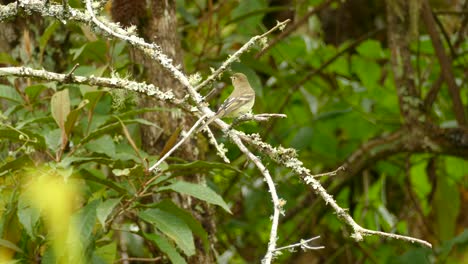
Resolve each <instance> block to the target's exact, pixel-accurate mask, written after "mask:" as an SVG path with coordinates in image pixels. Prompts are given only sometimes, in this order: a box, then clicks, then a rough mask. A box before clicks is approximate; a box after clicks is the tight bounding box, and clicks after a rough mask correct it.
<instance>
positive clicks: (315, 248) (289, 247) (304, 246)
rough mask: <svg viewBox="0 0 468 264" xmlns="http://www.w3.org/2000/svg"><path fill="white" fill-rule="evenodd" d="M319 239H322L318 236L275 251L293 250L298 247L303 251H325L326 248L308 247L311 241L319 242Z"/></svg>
mask: <svg viewBox="0 0 468 264" xmlns="http://www.w3.org/2000/svg"><path fill="white" fill-rule="evenodd" d="M319 238H320V236H316V237H313V238H309V239H306V240H302V239H301V241H300V242H299V243H296V244H292V245H288V246H284V247H279V248H277V249H275V251H281V250H285V249H293V248H296V247H301V248H302V249H310V250H317V249H323V248H325V247H324V246H318V247H312V246H309V245H307V243H309V242H311V241H314V240H317V239H319Z"/></svg>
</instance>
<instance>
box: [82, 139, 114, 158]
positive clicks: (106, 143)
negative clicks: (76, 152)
mask: <svg viewBox="0 0 468 264" xmlns="http://www.w3.org/2000/svg"><path fill="white" fill-rule="evenodd" d="M85 147H86V149H88V150H89V151H92V152H95V153H102V154H105V155H107V156H108V157H115V142H114V140H113V139H112V138H111V136H109V135H104V136H102V137H100V138H98V139H96V140H93V141H91V142H88V143H87V144H86V145H85Z"/></svg>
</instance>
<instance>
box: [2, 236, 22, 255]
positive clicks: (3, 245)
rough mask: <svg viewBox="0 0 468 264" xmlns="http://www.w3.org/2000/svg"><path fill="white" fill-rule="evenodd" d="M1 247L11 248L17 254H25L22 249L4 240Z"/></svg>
mask: <svg viewBox="0 0 468 264" xmlns="http://www.w3.org/2000/svg"><path fill="white" fill-rule="evenodd" d="M0 246H2V247H6V248H9V249H11V250H14V251H16V252H20V253H23V250H22V249H21V248H19V247H18V246H16V245H15V244H13V243H11V242H10V241H8V240H5V239H2V238H0Z"/></svg>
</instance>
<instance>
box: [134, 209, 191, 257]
mask: <svg viewBox="0 0 468 264" xmlns="http://www.w3.org/2000/svg"><path fill="white" fill-rule="evenodd" d="M139 216H140V218H141V219H143V220H145V221H147V222H149V223H152V224H153V225H154V227H155V228H157V229H159V230H160V231H161V232H163V233H164V234H165V235H166V236H168V237H169V238H171V239H172V240H174V242H175V243H176V244H177V246H179V247H180V249H182V251H184V253H185V255H187V256H192V255H194V254H195V243H194V241H193V234H192V230H190V228H189V226H188V225H187V224H186V223H185V222H184V221H183V220H182V219H180V218H179V217H177V216H176V215H174V214H171V213H169V212H165V211H163V210H160V209H148V210H145V211H142V212H140V214H139Z"/></svg>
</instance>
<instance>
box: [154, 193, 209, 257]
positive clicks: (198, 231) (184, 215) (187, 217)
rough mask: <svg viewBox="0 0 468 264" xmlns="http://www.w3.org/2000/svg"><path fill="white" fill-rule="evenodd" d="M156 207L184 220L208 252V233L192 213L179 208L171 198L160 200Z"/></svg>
mask: <svg viewBox="0 0 468 264" xmlns="http://www.w3.org/2000/svg"><path fill="white" fill-rule="evenodd" d="M156 208H158V209H161V210H163V211H166V212H169V213H171V214H174V215H176V216H177V217H178V218H180V219H182V220H184V222H185V223H186V224H187V225H188V226H189V227H190V229H191V230H192V231H193V233H194V234H195V235H197V236H199V237H200V238H201V239H202V240H203V245H204V247H205V251H206V252H208V251H209V250H210V241H209V239H208V233H206V231H205V229H204V228H203V226H202V225H201V224H200V222H198V221H197V219H195V218H194V217H193V216H192V214H190V213H189V212H187V211H185V210H184V209H182V208H180V207H179V206H177V205H176V204H175V203H173V202H172V201H171V200H163V201H161V202H160V203H158V204H157V205H156Z"/></svg>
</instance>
